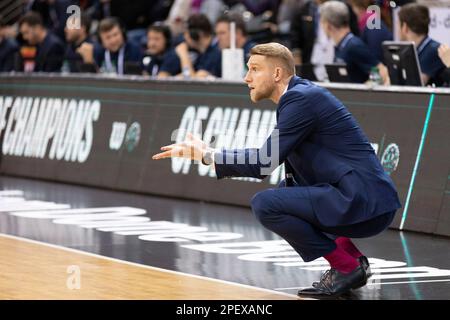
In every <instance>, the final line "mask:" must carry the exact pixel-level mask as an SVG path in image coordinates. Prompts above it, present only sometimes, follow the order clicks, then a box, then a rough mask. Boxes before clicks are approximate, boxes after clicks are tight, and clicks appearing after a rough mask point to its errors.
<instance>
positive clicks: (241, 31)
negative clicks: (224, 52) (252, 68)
mask: <svg viewBox="0 0 450 320" xmlns="http://www.w3.org/2000/svg"><path fill="white" fill-rule="evenodd" d="M231 22H234V23H235V24H236V48H240V49H244V64H245V65H247V61H248V58H249V57H250V49H251V48H253V47H254V46H255V45H256V43H254V42H253V41H251V40H250V39H248V38H247V29H246V27H245V22H244V20H243V19H242V17H241V16H240V15H238V14H236V13H234V14H232V13H228V14H224V15H222V16H220V17H219V18H218V19H217V21H216V37H217V41H218V44H219V47H220V49H227V48H230V47H231V42H230V41H231V33H230V24H231Z"/></svg>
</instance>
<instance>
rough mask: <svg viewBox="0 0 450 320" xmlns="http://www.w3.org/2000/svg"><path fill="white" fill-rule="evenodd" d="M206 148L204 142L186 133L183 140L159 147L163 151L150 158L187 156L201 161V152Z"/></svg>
mask: <svg viewBox="0 0 450 320" xmlns="http://www.w3.org/2000/svg"><path fill="white" fill-rule="evenodd" d="M208 149H209V148H208V145H207V144H206V143H205V142H203V141H202V140H200V139H199V138H197V137H195V136H193V135H192V134H191V133H188V134H187V136H186V140H185V141H183V142H180V143H174V144H171V145H168V146H164V147H161V150H162V151H163V152H161V153H158V154H155V155H154V156H153V157H152V159H153V160H159V159H165V158H187V159H192V160H198V161H202V157H203V154H204V153H205V152H206V151H207V150H208Z"/></svg>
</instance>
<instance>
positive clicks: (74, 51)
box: [63, 14, 97, 73]
mask: <svg viewBox="0 0 450 320" xmlns="http://www.w3.org/2000/svg"><path fill="white" fill-rule="evenodd" d="M72 20H73V21H72ZM77 22H79V28H76V27H74V25H76V23H77ZM90 27H91V22H90V19H89V17H88V16H87V15H86V14H81V16H80V18H79V20H78V21H77V20H76V18H74V19H71V18H69V19H68V20H67V25H66V28H65V29H64V32H65V35H66V42H67V45H66V53H65V55H64V64H63V72H72V73H74V72H97V70H96V67H95V64H94V59H93V55H92V54H91V56H90V57H89V56H88V55H87V54H86V53H85V46H86V45H92V42H91V41H90V39H89V30H90Z"/></svg>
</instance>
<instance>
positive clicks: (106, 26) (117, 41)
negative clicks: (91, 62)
mask: <svg viewBox="0 0 450 320" xmlns="http://www.w3.org/2000/svg"><path fill="white" fill-rule="evenodd" d="M98 34H99V38H100V43H101V46H96V47H95V50H94V59H95V62H96V64H97V66H98V67H100V71H101V72H105V73H117V74H126V73H137V72H135V70H136V68H140V69H141V72H142V54H141V50H140V48H139V47H138V46H137V45H135V44H133V43H131V42H128V41H126V34H125V29H124V28H123V26H122V24H121V23H120V21H119V19H117V18H115V17H109V18H105V19H103V20H102V21H101V22H100V24H99V26H98ZM131 69H133V72H131V71H129V70H131Z"/></svg>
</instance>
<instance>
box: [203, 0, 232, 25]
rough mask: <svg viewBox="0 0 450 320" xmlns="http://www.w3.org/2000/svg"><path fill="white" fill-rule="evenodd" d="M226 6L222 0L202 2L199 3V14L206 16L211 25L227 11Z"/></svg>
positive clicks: (204, 0) (205, 0)
mask: <svg viewBox="0 0 450 320" xmlns="http://www.w3.org/2000/svg"><path fill="white" fill-rule="evenodd" d="M227 9H228V8H227V5H226V4H225V3H224V2H223V1H222V0H203V1H202V2H201V6H200V11H199V13H203V14H204V15H206V16H207V17H208V19H209V21H211V23H212V24H215V23H216V22H217V18H219V17H220V16H221V15H222V14H223V13H224V12H225V11H227Z"/></svg>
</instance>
